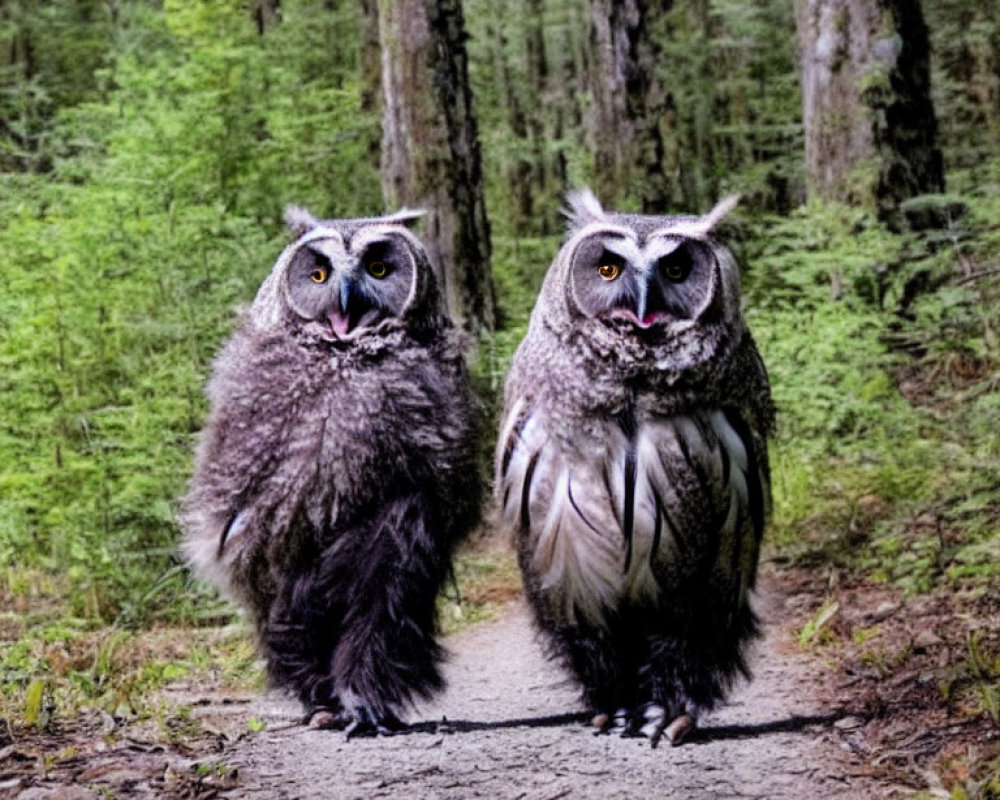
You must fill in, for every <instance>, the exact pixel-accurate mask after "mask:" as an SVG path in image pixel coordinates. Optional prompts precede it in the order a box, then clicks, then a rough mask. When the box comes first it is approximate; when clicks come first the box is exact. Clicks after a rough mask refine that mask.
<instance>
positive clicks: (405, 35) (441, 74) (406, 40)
mask: <svg viewBox="0 0 1000 800" xmlns="http://www.w3.org/2000/svg"><path fill="white" fill-rule="evenodd" d="M378 15H379V34H380V40H381V43H382V99H383V109H384V111H383V117H382V193H383V195H384V197H385V200H386V203H387V205H388V206H389V207H390V208H399V207H402V206H410V207H411V208H422V209H424V210H425V211H426V212H427V214H426V217H425V218H424V225H423V239H424V241H425V243H426V244H427V247H428V250H429V251H430V255H431V258H432V259H433V261H434V262H435V263H436V264H437V265H438V266H439V268H440V270H441V277H442V279H443V281H444V286H445V295H446V296H447V298H448V307H449V310H450V312H451V314H452V316H453V317H454V318H455V319H456V321H457V322H458V323H459V324H460V325H462V327H463V328H465V329H466V330H468V331H470V332H473V333H475V332H477V331H479V330H481V329H483V328H485V329H492V328H493V325H494V321H495V314H496V311H495V300H494V292H493V281H492V276H491V274H490V238H489V233H490V232H489V223H488V221H487V218H486V206H485V202H484V199H483V171H482V156H481V152H480V143H479V138H478V134H477V131H476V120H475V117H474V115H473V109H472V91H471V89H470V87H469V79H468V65H467V59H466V52H465V39H466V33H465V22H464V20H463V17H462V4H461V2H460V0H379V3H378Z"/></svg>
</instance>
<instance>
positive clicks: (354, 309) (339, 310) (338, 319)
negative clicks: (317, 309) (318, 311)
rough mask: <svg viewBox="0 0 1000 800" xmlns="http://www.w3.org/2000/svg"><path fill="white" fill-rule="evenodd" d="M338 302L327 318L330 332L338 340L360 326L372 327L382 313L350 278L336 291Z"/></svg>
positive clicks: (343, 280) (342, 281)
mask: <svg viewBox="0 0 1000 800" xmlns="http://www.w3.org/2000/svg"><path fill="white" fill-rule="evenodd" d="M331 291H334V292H336V295H337V296H336V301H335V302H334V304H333V306H332V308H331V309H330V311H329V313H328V314H327V317H328V318H329V320H330V330H331V331H332V332H333V335H334V336H335V337H336V338H338V339H343V338H344V337H345V336H347V335H348V334H349V333H351V332H352V331H353V330H355V329H356V328H357V327H358V326H359V325H371V324H374V322H375V321H376V320H377V319H378V318H379V316H380V313H381V312H380V311H379V308H378V306H377V305H376V304H373V303H372V302H371V300H369V299H368V297H366V296H365V294H364V292H363V291H362V290H361V289H359V288H358V285H357V284H356V283H355V282H354V281H353V280H351V279H350V278H349V277H347V278H343V279H341V282H340V286H339V287H338V288H336V289H334V288H333V287H331Z"/></svg>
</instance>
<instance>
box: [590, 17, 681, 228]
mask: <svg viewBox="0 0 1000 800" xmlns="http://www.w3.org/2000/svg"><path fill="white" fill-rule="evenodd" d="M671 5H672V0H590V40H591V49H592V51H593V53H594V56H593V61H592V68H591V71H590V86H591V96H592V99H593V106H592V110H591V115H590V120H589V123H590V124H589V128H590V132H591V140H592V145H593V150H594V173H595V176H594V184H595V186H594V188H595V191H596V192H597V194H598V196H599V197H600V198H601V200H602V201H604V202H606V203H608V204H610V205H615V204H619V203H621V202H622V201H624V200H625V199H626V198H627V197H628V196H629V195H631V196H633V197H634V198H635V199H636V200H637V201H638V204H639V207H640V208H641V209H642V210H643V211H647V212H655V213H662V212H663V211H665V210H666V205H667V204H668V202H669V198H670V185H669V184H670V182H669V180H668V178H667V175H666V174H665V170H664V164H663V154H664V142H663V134H662V131H661V128H660V125H661V121H662V118H663V116H664V114H665V113H666V105H667V98H666V94H665V93H664V91H663V88H662V86H661V85H660V81H659V80H658V78H657V76H656V67H657V64H658V63H659V62H660V60H661V53H660V49H659V46H658V44H657V42H656V41H655V39H654V37H653V36H652V35H651V34H652V31H651V28H652V25H651V19H652V17H653V15H654V14H655V13H665V12H667V11H669V10H670V7H671Z"/></svg>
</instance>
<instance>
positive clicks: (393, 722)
mask: <svg viewBox="0 0 1000 800" xmlns="http://www.w3.org/2000/svg"><path fill="white" fill-rule="evenodd" d="M406 727H407V726H406V723H405V722H403V721H402V720H400V719H399V717H397V716H396V715H395V714H392V713H389V714H386V715H385V716H382V717H377V716H375V714H373V713H372V712H371V710H369V709H368V708H366V707H365V706H357V707H356V708H355V709H354V713H353V714H352V715H351V719H350V721H349V722H348V724H347V726H346V727H345V728H344V734H345V735H346V737H347V739H348V740H351V739H362V738H369V737H374V736H392V735H393V734H396V733H399V732H400V731H404V730H406Z"/></svg>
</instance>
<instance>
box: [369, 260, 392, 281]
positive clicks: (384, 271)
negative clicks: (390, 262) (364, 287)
mask: <svg viewBox="0 0 1000 800" xmlns="http://www.w3.org/2000/svg"><path fill="white" fill-rule="evenodd" d="M368 274H369V275H371V276H372V277H373V278H384V277H385V276H386V275H388V274H389V268H388V267H387V266H386V265H385V262H384V261H372V262H371V263H370V264H369V265H368Z"/></svg>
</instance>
